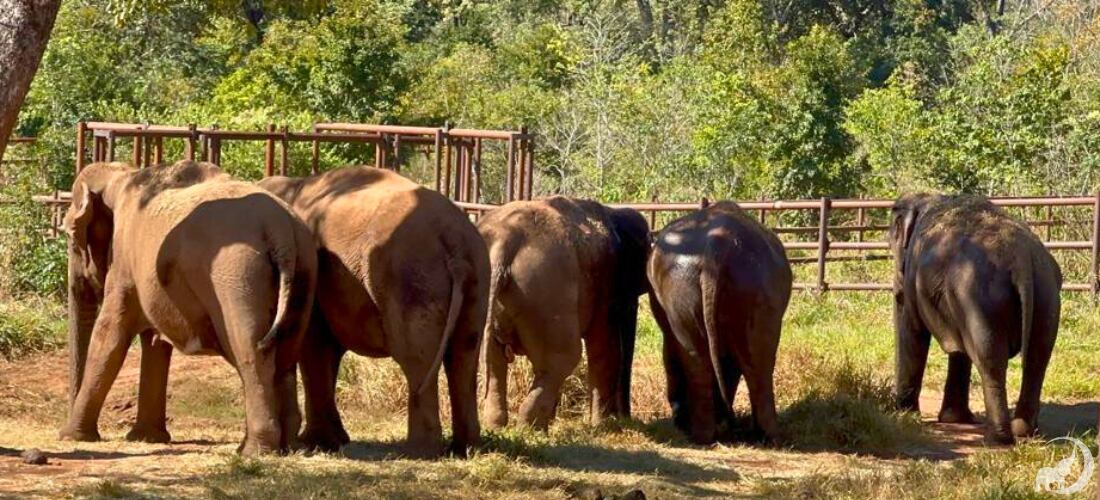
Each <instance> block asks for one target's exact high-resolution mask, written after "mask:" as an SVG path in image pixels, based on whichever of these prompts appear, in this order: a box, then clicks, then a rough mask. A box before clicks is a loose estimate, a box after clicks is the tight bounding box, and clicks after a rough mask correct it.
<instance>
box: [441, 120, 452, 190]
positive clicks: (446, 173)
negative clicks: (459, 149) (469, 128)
mask: <svg viewBox="0 0 1100 500" xmlns="http://www.w3.org/2000/svg"><path fill="white" fill-rule="evenodd" d="M452 146H453V144H452V141H451V136H450V134H447V137H445V138H444V141H443V157H444V159H443V196H446V197H448V198H450V197H451V147H452Z"/></svg>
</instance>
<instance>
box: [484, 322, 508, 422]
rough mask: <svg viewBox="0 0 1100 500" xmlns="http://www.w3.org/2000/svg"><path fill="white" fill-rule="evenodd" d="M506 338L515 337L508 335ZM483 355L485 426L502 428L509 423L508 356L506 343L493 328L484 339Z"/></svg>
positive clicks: (488, 330)
mask: <svg viewBox="0 0 1100 500" xmlns="http://www.w3.org/2000/svg"><path fill="white" fill-rule="evenodd" d="M505 338H514V336H513V335H507V336H505ZM481 344H482V356H483V358H484V363H485V396H484V398H483V399H482V405H481V408H482V412H483V413H484V422H485V427H488V428H489V429H501V428H503V427H504V426H506V425H508V358H507V353H506V352H505V345H504V344H502V343H501V342H500V340H498V337H497V335H495V334H494V332H493V331H492V329H487V330H486V333H485V339H484V340H482V342H481Z"/></svg>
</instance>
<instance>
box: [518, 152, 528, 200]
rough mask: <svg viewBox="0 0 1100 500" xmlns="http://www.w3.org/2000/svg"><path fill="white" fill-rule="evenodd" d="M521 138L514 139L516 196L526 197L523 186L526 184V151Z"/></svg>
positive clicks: (519, 197) (521, 198) (522, 198)
mask: <svg viewBox="0 0 1100 500" xmlns="http://www.w3.org/2000/svg"><path fill="white" fill-rule="evenodd" d="M524 146H526V144H525V143H524V142H523V139H516V198H518V199H520V200H524V199H526V198H527V197H526V195H525V193H524V191H525V189H524V186H526V185H527V151H525V150H524Z"/></svg>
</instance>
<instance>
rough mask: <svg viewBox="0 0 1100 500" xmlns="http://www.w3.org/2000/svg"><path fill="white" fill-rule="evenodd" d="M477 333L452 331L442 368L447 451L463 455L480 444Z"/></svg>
mask: <svg viewBox="0 0 1100 500" xmlns="http://www.w3.org/2000/svg"><path fill="white" fill-rule="evenodd" d="M480 334H481V332H478V331H476V329H469V331H465V332H462V331H461V330H460V331H457V332H455V338H454V339H453V340H452V341H451V345H450V347H449V348H448V350H447V357H446V358H444V360H443V363H444V365H443V367H444V370H446V373H447V390H448V395H449V396H450V400H451V431H452V433H453V434H454V440H453V442H452V443H451V451H452V452H453V453H455V454H456V455H459V456H463V457H464V456H466V450H467V449H469V448H470V447H473V446H478V445H480V444H481V424H480V422H478V419H477V363H478V351H479V350H480V345H479V344H480V342H479V339H480Z"/></svg>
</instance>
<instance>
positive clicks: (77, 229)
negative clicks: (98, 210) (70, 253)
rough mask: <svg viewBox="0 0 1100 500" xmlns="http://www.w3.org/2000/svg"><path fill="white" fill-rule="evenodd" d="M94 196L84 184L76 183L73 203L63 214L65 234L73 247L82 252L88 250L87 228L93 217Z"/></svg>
mask: <svg viewBox="0 0 1100 500" xmlns="http://www.w3.org/2000/svg"><path fill="white" fill-rule="evenodd" d="M95 196H96V195H95V194H94V193H92V191H91V190H90V189H88V186H86V185H84V183H82V182H81V183H77V185H76V188H75V189H74V190H73V203H72V205H71V206H70V207H69V211H68V213H66V214H65V222H64V228H65V232H67V233H69V238H70V241H72V244H73V247H74V248H79V249H82V251H85V249H87V248H88V227H89V226H91V224H92V219H93V218H94V216H95V207H94V205H95V202H94V201H95V200H93V198H94V197H95Z"/></svg>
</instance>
